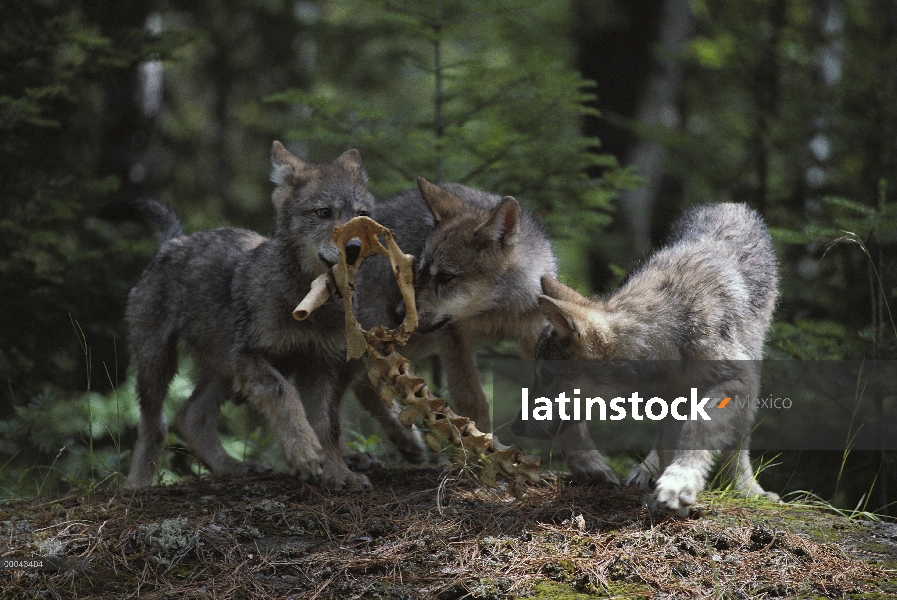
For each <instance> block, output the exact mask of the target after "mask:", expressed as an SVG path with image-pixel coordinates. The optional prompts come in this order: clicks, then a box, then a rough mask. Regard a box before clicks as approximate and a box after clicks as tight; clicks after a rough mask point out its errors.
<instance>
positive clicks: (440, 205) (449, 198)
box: [417, 177, 464, 223]
mask: <svg viewBox="0 0 897 600" xmlns="http://www.w3.org/2000/svg"><path fill="white" fill-rule="evenodd" d="M417 189H419V190H420V195H421V196H423V198H424V202H426V203H427V206H429V207H430V212H431V213H433V219H434V220H435V221H436V223H439V222H440V221H442V220H444V219H447V218H448V217H450V216H452V215H453V214H456V213H458V212H460V211H461V209H462V208H464V205H463V203H462V202H461V200H459V199H458V197H457V196H455V195H454V194H450V193H449V192H447V191H445V190H444V189H442V188H441V187H439V186H438V185H433V184H432V183H430V182H429V181H427V180H426V179H424V178H423V177H418V178H417Z"/></svg>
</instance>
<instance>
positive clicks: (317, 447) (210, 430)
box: [126, 141, 374, 488]
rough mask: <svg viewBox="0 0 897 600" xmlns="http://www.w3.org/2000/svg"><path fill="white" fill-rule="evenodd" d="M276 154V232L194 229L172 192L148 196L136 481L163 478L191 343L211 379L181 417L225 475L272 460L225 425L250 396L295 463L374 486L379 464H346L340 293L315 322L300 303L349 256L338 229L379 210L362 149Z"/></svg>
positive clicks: (342, 483) (136, 292)
mask: <svg viewBox="0 0 897 600" xmlns="http://www.w3.org/2000/svg"><path fill="white" fill-rule="evenodd" d="M271 156H272V162H273V165H274V170H273V174H272V176H271V178H272V180H273V181H274V183H275V184H276V186H277V187H276V188H275V190H274V192H273V195H272V198H271V199H272V203H273V204H274V211H275V214H276V219H275V228H274V235H273V237H271V238H270V239H268V238H265V237H262V236H261V235H259V234H257V233H254V232H252V231H247V230H244V229H234V228H220V229H212V230H209V231H202V232H198V233H194V234H192V235H183V234H182V233H181V229H180V224H179V223H178V220H177V217H176V216H175V215H174V212H173V211H172V210H171V209H170V208H169V207H167V206H166V205H163V204H161V203H159V202H155V201H151V200H141V201H137V203H136V204H137V206H135V207H134V208H135V209H136V210H138V211H139V212H141V213H142V215H143V217H144V218H145V219H146V220H149V221H150V222H151V223H152V224H153V225H154V227H155V229H156V231H157V235H158V237H159V239H160V247H159V250H158V252H157V254H156V256H155V257H154V258H153V260H152V262H151V263H150V264H149V266H148V267H147V268H146V270H145V271H144V273H143V275H142V276H141V278H140V281H139V282H138V283H137V285H135V286H134V288H133V289H132V290H131V293H130V295H129V296H128V305H127V314H126V319H127V325H128V330H129V347H130V351H131V356H132V359H133V364H134V370H135V372H136V378H137V395H138V398H139V401H140V412H141V416H140V427H139V433H138V438H137V443H136V446H135V448H134V453H133V457H132V460H131V471H130V474H129V475H128V479H127V485H128V486H129V487H132V488H137V487H141V486H145V485H149V484H150V483H152V479H153V475H154V473H155V471H156V465H157V461H158V459H159V455H160V453H161V451H162V447H163V444H164V441H165V436H166V433H167V422H166V418H165V413H164V412H163V410H162V405H163V402H164V400H165V396H166V394H167V390H168V384H169V383H170V382H171V379H172V377H174V375H175V372H176V370H177V349H178V344H179V343H181V344H182V346H183V348H184V349H185V350H186V351H187V352H189V353H190V354H191V355H192V357H193V359H194V361H195V365H196V369H197V372H198V379H197V384H196V389H195V390H194V391H193V393H192V395H191V396H190V398H189V399H188V400H187V401H186V402H185V404H184V405H183V406H182V407H181V408H180V410H179V411H178V413H177V417H176V420H175V423H176V426H177V430H178V432H179V433H180V435H181V437H182V438H183V439H184V441H185V442H186V443H187V446H188V447H189V448H190V450H191V451H192V452H193V454H194V455H195V456H196V457H197V458H199V459H200V460H201V461H202V462H203V463H204V464H205V465H206V466H208V467H209V468H210V469H211V470H212V472H213V473H214V474H215V475H225V476H227V475H243V474H246V473H251V472H255V471H259V470H263V469H264V467H262V466H261V465H259V464H256V463H250V462H243V461H240V460H236V459H234V458H232V457H231V456H229V455H228V454H227V453H226V452H225V451H224V448H223V447H222V445H221V440H220V439H219V438H218V433H217V424H218V414H219V407H220V405H221V403H222V402H224V401H225V400H226V399H228V398H230V397H236V398H240V399H246V400H248V401H249V402H251V403H252V405H253V406H255V407H256V408H258V409H259V410H260V411H261V412H262V413H263V414H264V415H265V416H266V417H267V419H268V421H269V422H270V423H271V426H272V427H273V428H274V431H275V433H276V435H277V438H278V440H279V441H280V444H281V446H282V449H283V452H284V455H285V458H286V461H287V464H288V465H289V467H290V470H291V472H292V473H294V474H298V475H299V476H300V477H302V478H303V479H311V480H317V481H320V482H321V483H322V484H323V485H325V486H327V487H335V488H340V487H359V486H365V485H368V480H367V477H365V476H364V475H360V474H356V473H353V472H351V471H350V470H349V469H348V468H347V467H346V465H345V463H344V462H343V459H342V456H341V454H340V452H339V446H338V438H339V418H338V416H339V406H338V403H337V404H334V402H333V400H332V398H333V392H332V390H333V388H334V386H335V385H336V384H337V373H338V371H339V368H340V365H341V364H342V362H343V361H344V357H343V356H342V353H343V347H344V346H345V325H344V322H345V320H344V318H343V316H342V312H341V309H340V308H339V306H338V304H339V303H335V302H334V303H329V304H328V305H326V306H323V307H321V308H320V309H319V310H317V311H315V313H314V314H313V315H311V317H309V318H308V320H306V321H303V322H301V323H300V322H297V321H296V320H294V319H293V318H292V316H291V311H292V310H293V308H294V307H295V305H296V301H297V299H301V298H303V297H304V296H305V294H307V293H308V290H309V288H310V284H311V281H312V279H314V278H315V277H316V276H317V275H320V274H321V273H324V272H325V271H326V270H327V269H328V268H329V267H330V266H331V265H333V264H334V263H335V262H336V261H337V260H338V250H337V247H336V245H335V244H334V242H333V239H332V232H333V229H334V228H335V227H337V226H339V225H342V224H344V223H346V222H347V221H348V220H349V219H351V218H353V217H355V216H358V215H366V214H368V213H369V211H370V210H371V207H372V205H373V200H374V199H373V197H372V195H371V194H370V192H369V191H368V189H367V176H366V175H365V172H364V168H363V167H362V164H361V157H360V155H359V154H358V151H357V150H348V151H347V152H345V153H344V154H342V155H341V156H340V157H339V158H337V159H336V160H335V161H333V162H332V163H330V164H324V165H313V164H309V163H306V162H304V161H302V160H300V159H299V158H297V157H296V156H294V155H293V154H291V153H290V152H289V151H287V150H286V148H284V147H283V146H282V145H281V144H280V142H276V141H275V142H274V145H273V148H272V152H271ZM289 377H292V378H293V380H294V383H295V385H294V384H293V383H291V382H290V381H289V380H288V378H289ZM300 400H301V401H300ZM303 403H304V407H303Z"/></svg>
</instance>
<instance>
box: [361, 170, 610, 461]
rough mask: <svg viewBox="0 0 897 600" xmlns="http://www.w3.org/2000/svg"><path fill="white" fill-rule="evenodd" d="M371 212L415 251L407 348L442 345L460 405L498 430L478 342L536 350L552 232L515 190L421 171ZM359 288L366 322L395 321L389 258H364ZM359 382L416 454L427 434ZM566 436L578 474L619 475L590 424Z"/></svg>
mask: <svg viewBox="0 0 897 600" xmlns="http://www.w3.org/2000/svg"><path fill="white" fill-rule="evenodd" d="M374 218H375V220H376V221H378V222H379V223H381V224H382V225H384V226H386V227H388V228H390V229H391V230H392V231H393V232H395V233H396V234H397V236H398V243H399V245H400V246H401V248H402V250H403V251H404V252H406V253H408V254H412V255H414V256H415V258H416V261H415V294H416V301H417V311H418V316H419V326H418V329H417V332H416V333H415V335H414V336H413V337H412V340H411V342H410V344H409V346H408V347H407V348H406V349H404V350H403V351H402V352H403V354H406V355H407V356H409V357H410V358H422V357H423V356H426V355H427V354H430V353H433V352H438V354H439V356H440V357H441V358H442V360H443V362H444V364H445V369H446V375H447V378H448V388H449V395H450V399H451V400H452V402H453V404H454V405H455V410H456V411H457V412H458V413H459V414H461V415H464V416H466V417H469V418H471V419H472V420H473V421H474V422H476V424H477V427H478V428H479V429H480V430H481V431H491V428H492V424H491V419H490V414H489V402H488V399H487V397H486V394H485V392H484V391H483V387H482V384H481V383H480V378H479V373H478V372H477V368H476V360H475V356H474V345H475V343H476V341H477V340H484V339H493V340H495V339H497V340H517V341H519V342H520V345H521V354H522V355H523V357H525V358H532V357H533V351H534V348H535V343H536V339H537V338H538V336H539V334H540V333H541V332H542V330H543V329H544V327H545V325H546V323H547V322H546V320H545V317H544V316H543V315H542V313H541V312H540V310H539V305H538V303H537V298H538V297H539V295H540V293H541V284H540V279H541V278H542V277H554V276H555V274H556V272H557V261H556V259H555V256H554V252H553V251H552V249H551V243H550V242H549V240H548V236H547V235H546V234H545V231H544V230H543V228H542V226H541V224H540V223H539V221H538V220H537V219H536V218H535V217H534V216H533V215H532V214H530V213H529V212H528V211H525V210H523V209H522V208H521V207H520V205H519V204H518V203H517V201H516V200H515V199H514V198H512V197H510V196H506V197H501V196H496V195H494V194H489V193H486V192H482V191H480V190H476V189H473V188H470V187H467V186H464V185H461V184H457V183H445V184H441V185H439V186H437V185H433V184H431V183H429V182H428V181H426V180H425V179H423V178H419V179H418V189H417V190H411V191H408V192H404V193H402V194H399V195H398V196H395V197H393V198H391V199H389V200H386V201H383V202H380V203H378V204H377V205H376V206H375V207H374ZM356 290H357V299H356V303H355V306H356V307H357V311H358V315H357V316H358V319H359V322H360V323H361V325H362V326H363V327H366V328H367V327H370V326H373V325H377V324H387V325H389V326H391V327H394V326H396V325H398V323H399V322H400V321H401V318H402V317H403V312H402V310H403V307H402V305H401V295H400V294H399V290H398V287H397V286H396V285H395V282H394V278H393V275H392V272H391V270H390V267H389V263H388V261H386V260H385V259H384V258H382V257H377V258H372V259H371V260H369V261H368V262H367V263H365V266H364V268H362V269H361V270H360V272H359V277H358V281H357V285H356ZM406 350H407V353H406ZM351 379H352V376H351V375H349V376H347V377H346V381H351ZM354 391H355V395H356V396H357V397H358V398H359V400H360V401H361V403H362V404H363V405H364V406H365V407H366V408H367V409H368V410H369V411H371V412H372V413H375V414H377V415H378V418H379V419H380V421H381V423H383V424H384V426H385V427H386V429H387V434H388V436H389V437H390V439H391V440H392V441H393V443H394V444H395V445H396V446H397V447H398V448H399V449H400V450H401V451H402V452H403V454H404V455H405V456H406V458H408V459H409V460H419V457H420V456H421V454H420V453H421V452H422V449H421V446H420V443H419V442H417V441H416V440H415V439H414V438H413V437H412V436H411V435H410V434H409V432H408V431H407V430H406V429H405V428H404V427H402V426H401V424H399V423H398V422H397V421H396V420H395V419H391V418H390V416H389V415H387V414H384V411H385V409H384V407H383V403H382V401H381V400H380V399H379V397H378V395H377V392H376V390H374V389H373V388H371V386H370V385H368V384H367V382H360V383H358V384H357V385H355V386H354ZM568 435H569V436H570V437H571V443H572V445H573V446H575V447H576V448H577V450H576V451H574V452H571V453H568V457H567V458H568V462H569V463H570V464H571V469H573V471H574V472H575V473H577V474H578V475H580V476H583V477H587V478H591V477H598V478H599V479H608V477H610V478H613V477H614V476H613V473H612V471H611V470H610V469H609V468H608V467H607V465H606V463H605V462H604V459H603V458H602V457H601V455H600V454H599V453H598V452H597V450H592V451H589V450H585V451H584V450H582V449H583V448H585V447H586V445H587V444H588V443H590V440H588V438H587V437H586V438H585V439H581V438H582V436H583V435H585V428H584V427H583V428H571V431H570V433H569V434H568ZM593 448H594V446H593Z"/></svg>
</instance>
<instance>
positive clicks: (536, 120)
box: [0, 0, 897, 515]
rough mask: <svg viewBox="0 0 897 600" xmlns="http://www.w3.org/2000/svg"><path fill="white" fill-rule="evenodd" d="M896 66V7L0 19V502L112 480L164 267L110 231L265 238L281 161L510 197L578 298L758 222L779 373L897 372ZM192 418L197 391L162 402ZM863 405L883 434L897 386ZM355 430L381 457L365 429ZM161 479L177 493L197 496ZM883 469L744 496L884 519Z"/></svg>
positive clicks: (256, 4) (51, 7) (853, 461)
mask: <svg viewBox="0 0 897 600" xmlns="http://www.w3.org/2000/svg"><path fill="white" fill-rule="evenodd" d="M895 65H897V5H895V4H894V3H892V2H888V1H886V0H863V1H861V0H824V1H822V2H816V1H813V2H811V1H809V0H747V1H744V0H741V1H735V0H720V1H710V0H691V1H688V0H650V1H649V0H636V1H623V0H551V1H541V2H531V1H521V0H501V1H499V0H487V1H483V0H479V1H469V0H429V1H422V0H421V1H414V0H395V1H387V2H379V1H374V0H294V1H284V0H199V1H197V2H184V1H175V0H129V1H126V2H118V1H117V2H100V1H87V0H82V1H78V0H39V1H36V2H35V1H31V0H10V1H8V2H3V3H2V5H0V130H2V131H0V182H2V185H0V302H2V307H3V310H2V311H0V380H2V383H3V385H2V386H0V488H2V489H0V494H2V495H3V496H30V495H34V494H40V493H55V492H58V491H64V490H66V489H68V488H70V487H72V486H85V485H86V486H89V487H97V486H103V485H117V483H118V481H119V480H118V476H117V474H118V473H121V472H126V469H127V464H128V456H129V451H130V448H131V446H132V443H133V439H134V437H135V433H136V422H137V412H136V403H135V399H134V397H133V382H132V381H129V380H128V377H127V375H128V371H127V362H128V358H127V350H126V347H125V343H124V340H125V336H124V330H123V322H122V321H123V314H124V302H125V298H126V295H127V292H128V290H129V289H130V287H131V286H132V285H133V284H134V283H135V282H136V281H137V278H138V277H139V275H140V272H141V271H142V269H143V268H144V267H145V265H146V264H147V262H148V260H149V258H150V256H151V255H152V253H153V252H154V248H155V246H154V240H153V239H152V236H151V235H150V234H149V232H148V231H146V230H144V229H142V228H141V227H139V226H137V225H135V224H131V225H129V224H121V223H117V224H116V223H110V222H107V221H104V220H102V219H99V218H98V216H97V215H98V211H99V209H100V208H101V207H102V206H103V205H104V204H106V203H107V202H109V201H110V200H114V199H116V198H123V197H132V196H135V195H151V196H155V197H158V198H161V199H163V200H165V201H167V202H169V203H170V204H171V205H172V206H174V207H175V209H176V210H177V212H178V214H179V215H180V217H181V219H182V220H183V222H184V224H185V229H186V230H187V231H188V232H191V231H196V230H201V229H206V228H210V227H215V226H231V225H232V226H239V227H246V228H250V229H254V230H257V231H260V232H263V233H266V232H270V231H271V223H272V211H271V208H270V200H269V198H270V191H271V184H270V182H269V172H270V160H269V152H270V147H271V142H272V140H274V139H279V140H281V141H283V142H285V143H287V145H288V146H289V147H290V148H291V149H292V150H293V151H294V152H295V153H297V154H298V155H299V156H302V157H304V158H308V159H311V160H317V161H325V160H331V159H332V158H333V157H334V156H336V155H337V154H338V153H339V152H341V151H343V150H345V149H346V148H349V147H357V148H359V149H360V150H361V153H362V157H363V159H364V162H365V166H366V168H367V170H368V173H369V175H370V180H371V188H372V191H373V192H374V193H375V195H376V196H377V197H378V198H385V197H387V196H389V195H390V194H392V193H395V192H397V191H400V190H403V189H407V188H410V187H412V186H413V182H414V177H416V176H418V175H422V176H425V177H427V178H428V179H430V180H432V181H437V182H438V181H460V182H462V183H466V184H468V185H473V186H475V187H480V188H483V189H487V190H490V191H492V192H495V193H500V194H511V195H514V196H515V197H517V198H518V199H519V200H520V201H521V202H522V203H523V204H524V205H525V206H527V207H528V208H530V209H532V210H533V211H535V212H536V213H537V214H539V215H540V217H541V218H542V219H543V220H544V221H545V223H546V225H547V228H548V231H549V233H550V234H551V236H552V238H553V240H554V242H555V246H556V250H557V252H558V255H559V258H560V268H561V273H562V275H563V279H564V280H565V281H566V282H567V283H569V284H571V285H573V286H574V287H577V288H578V289H579V290H580V291H581V292H584V293H585V292H608V291H611V290H613V289H614V288H615V287H616V286H617V285H618V284H619V283H620V281H622V279H623V278H624V277H625V275H626V273H628V272H629V271H631V270H632V268H633V267H635V266H636V265H637V264H638V262H639V261H640V260H643V259H644V257H645V256H647V254H648V253H649V252H650V249H651V248H652V247H655V246H656V245H657V244H658V242H659V240H660V239H661V237H662V234H663V231H664V230H665V228H666V227H667V226H668V225H669V223H670V222H671V221H672V219H674V218H675V217H676V216H677V215H678V214H679V213H680V212H681V211H682V210H683V209H684V208H685V207H687V206H689V205H691V204H694V203H698V202H704V201H737V202H746V203H747V204H749V205H750V206H752V207H753V208H755V209H757V210H758V211H760V212H761V213H762V214H763V215H764V217H765V218H766V219H767V221H768V223H769V224H770V226H771V228H772V230H773V234H774V239H775V242H776V250H777V253H778V256H779V258H780V261H781V271H782V286H781V287H782V296H781V300H780V303H779V306H778V309H777V311H776V315H775V321H776V322H775V325H774V326H773V329H772V331H771V334H770V336H769V339H768V342H767V356H768V357H769V358H771V359H826V360H837V359H889V360H891V359H895V358H897V340H895V332H897V329H895V325H894V318H893V317H892V314H891V306H892V305H893V302H894V299H895V297H897V264H895V263H897V254H895V245H897V208H895V207H897V201H895V196H897V67H895ZM482 352H483V358H488V357H489V356H499V355H503V354H508V353H512V350H511V348H510V347H506V346H503V345H499V346H494V347H488V348H484V349H483V350H482ZM484 363H485V361H484ZM437 370H438V369H437ZM430 375H431V376H433V375H434V374H433V373H430ZM873 391H874V390H873ZM189 392H190V370H189V365H187V366H185V368H184V369H182V372H181V374H180V375H179V376H178V378H177V379H176V380H175V382H174V384H173V385H172V390H171V394H172V395H173V396H176V397H181V398H184V397H186V395H188V394H189ZM874 392H875V393H876V394H878V396H877V397H876V407H877V410H879V411H880V416H883V417H887V418H889V419H890V420H891V421H892V422H893V421H894V414H895V412H897V397H895V395H894V393H895V392H894V386H891V387H890V389H882V390H878V391H874ZM346 404H347V405H351V404H352V403H351V402H347V403H346ZM175 405H176V403H175ZM225 415H226V418H225V419H224V421H223V423H222V433H223V435H224V436H225V437H226V439H227V447H228V449H229V450H230V451H231V452H233V453H234V454H235V455H237V456H245V457H247V458H259V459H261V460H263V461H265V462H267V463H268V464H277V461H278V460H279V458H278V454H279V450H278V448H277V446H276V443H275V442H274V441H273V440H272V439H271V437H270V435H269V433H268V432H267V430H266V428H265V426H264V424H263V422H262V421H261V420H260V419H259V418H258V416H257V415H255V414H254V413H252V411H251V410H250V409H249V408H248V407H247V406H245V405H239V406H235V405H227V406H226V408H225ZM345 429H346V430H347V435H348V436H349V441H350V442H351V443H353V444H355V445H356V446H357V447H359V448H362V449H368V450H374V451H376V452H379V453H381V454H382V455H383V456H384V457H388V451H389V449H388V448H387V447H386V446H385V445H384V444H382V443H380V442H379V441H378V434H377V432H376V431H375V430H369V429H367V425H366V419H364V418H363V417H360V416H357V415H352V414H347V415H346V427H345ZM864 435H865V434H864ZM169 442H170V445H172V446H175V447H177V445H178V444H179V441H178V439H177V437H176V436H175V435H173V434H172V435H171V438H170V440H169ZM168 454H169V455H170V456H171V460H170V464H169V465H167V467H166V469H165V470H164V476H165V478H166V479H168V480H174V479H177V478H178V477H182V476H190V475H191V474H195V473H198V472H201V468H200V467H199V466H198V465H196V464H194V463H193V462H192V461H191V459H190V457H189V455H188V454H186V452H173V453H168ZM895 458H897V456H895V452H893V451H889V450H887V448H886V447H885V446H884V445H883V446H882V448H881V450H880V451H874V452H873V451H869V452H851V451H850V450H849V444H848V442H847V440H845V451H844V452H843V453H831V452H805V453H784V454H780V455H773V456H764V457H762V458H761V460H762V461H765V462H768V463H771V465H770V466H768V467H767V468H765V469H764V470H763V472H762V473H761V475H760V477H761V481H762V482H763V484H764V487H766V488H767V489H772V490H775V491H777V492H788V491H795V490H807V491H812V492H813V493H815V494H817V495H818V496H819V497H820V498H823V499H824V500H826V501H828V502H831V503H832V504H833V505H835V506H838V507H842V508H846V509H854V508H858V509H862V510H869V511H874V512H877V513H878V514H882V515H884V514H888V513H889V512H890V513H891V514H893V512H894V508H893V506H891V507H890V508H889V504H892V503H893V502H894V501H895V498H897V491H895V490H897V467H895ZM620 460H622V461H624V462H625V461H626V460H627V457H622V458H621V459H620ZM629 460H631V459H629Z"/></svg>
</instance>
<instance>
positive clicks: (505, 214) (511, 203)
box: [477, 196, 520, 248]
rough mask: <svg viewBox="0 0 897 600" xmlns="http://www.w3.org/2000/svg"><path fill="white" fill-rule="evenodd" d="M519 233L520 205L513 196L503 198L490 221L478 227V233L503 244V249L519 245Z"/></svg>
mask: <svg viewBox="0 0 897 600" xmlns="http://www.w3.org/2000/svg"><path fill="white" fill-rule="evenodd" d="M519 231H520V205H519V204H517V201H516V200H514V198H512V197H511V196H505V197H504V198H502V199H501V202H500V203H499V205H498V207H496V209H495V210H494V211H492V215H491V216H490V217H489V220H488V221H486V222H485V223H483V224H482V225H480V226H479V227H477V232H478V233H483V234H485V235H486V237H488V238H489V239H490V240H492V241H495V242H498V243H499V244H501V245H502V247H503V248H508V247H511V246H513V245H514V244H516V243H517V233H518V232H519Z"/></svg>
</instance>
